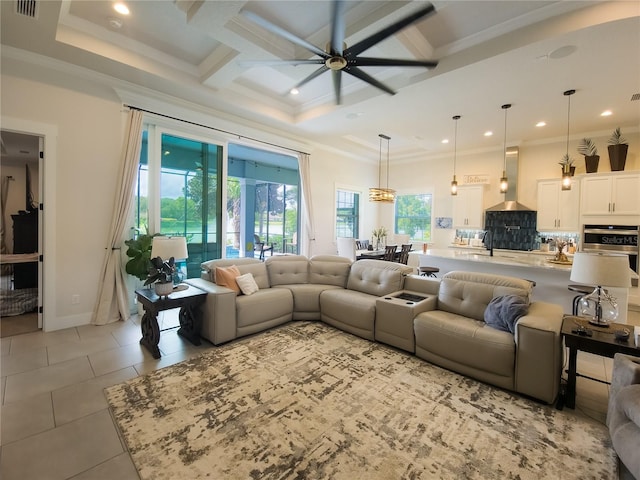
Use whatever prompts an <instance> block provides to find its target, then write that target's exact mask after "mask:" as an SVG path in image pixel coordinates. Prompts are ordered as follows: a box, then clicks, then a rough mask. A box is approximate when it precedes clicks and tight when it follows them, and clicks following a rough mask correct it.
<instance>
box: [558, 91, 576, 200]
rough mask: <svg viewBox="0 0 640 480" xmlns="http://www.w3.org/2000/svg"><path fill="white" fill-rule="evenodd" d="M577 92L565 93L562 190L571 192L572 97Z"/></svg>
mask: <svg viewBox="0 0 640 480" xmlns="http://www.w3.org/2000/svg"><path fill="white" fill-rule="evenodd" d="M574 93H576V91H575V90H567V91H566V92H564V93H563V95H564V96H566V97H567V150H566V153H565V154H564V157H563V158H562V162H561V165H562V190H571V163H572V162H571V158H570V157H569V120H570V119H571V95H573V94H574Z"/></svg>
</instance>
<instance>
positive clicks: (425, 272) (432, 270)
mask: <svg viewBox="0 0 640 480" xmlns="http://www.w3.org/2000/svg"><path fill="white" fill-rule="evenodd" d="M439 271H440V269H439V268H438V267H418V273H419V274H420V275H421V276H423V277H435V276H436V273H438V272H439Z"/></svg>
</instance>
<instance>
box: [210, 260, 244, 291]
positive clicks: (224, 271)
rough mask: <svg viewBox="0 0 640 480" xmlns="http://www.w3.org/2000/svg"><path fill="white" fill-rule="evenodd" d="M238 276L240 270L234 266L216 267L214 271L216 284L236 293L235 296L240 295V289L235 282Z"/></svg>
mask: <svg viewBox="0 0 640 480" xmlns="http://www.w3.org/2000/svg"><path fill="white" fill-rule="evenodd" d="M239 276H240V270H238V267H236V266H235V265H230V266H228V267H216V269H215V279H216V284H217V285H220V286H221V287H227V288H229V289H231V290H233V291H234V292H236V295H239V294H240V287H239V286H238V282H236V278H237V277H239Z"/></svg>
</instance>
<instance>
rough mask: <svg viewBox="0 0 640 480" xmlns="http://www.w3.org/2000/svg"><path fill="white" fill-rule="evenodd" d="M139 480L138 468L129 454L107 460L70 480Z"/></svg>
mask: <svg viewBox="0 0 640 480" xmlns="http://www.w3.org/2000/svg"><path fill="white" fill-rule="evenodd" d="M116 479H117V480H139V479H140V477H139V476H138V472H137V471H136V467H135V466H134V465H133V462H132V461H131V457H130V456H129V454H128V453H121V454H120V455H118V456H117V457H114V458H112V459H110V460H107V461H106V462H104V463H101V464H100V465H98V466H96V467H93V468H92V469H90V470H87V471H86V472H83V473H81V474H80V475H76V476H75V477H72V478H71V479H70V480H116Z"/></svg>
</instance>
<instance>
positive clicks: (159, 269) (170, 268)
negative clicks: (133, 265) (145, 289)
mask: <svg viewBox="0 0 640 480" xmlns="http://www.w3.org/2000/svg"><path fill="white" fill-rule="evenodd" d="M150 263H151V268H149V271H148V275H147V279H146V280H145V282H144V284H145V286H147V285H151V284H153V286H154V288H155V291H156V295H158V296H159V297H162V296H163V295H169V294H170V293H171V292H172V291H173V276H174V275H175V273H176V262H175V259H174V258H173V257H171V258H170V259H169V260H162V259H161V258H160V257H154V258H152V259H151V261H150Z"/></svg>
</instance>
